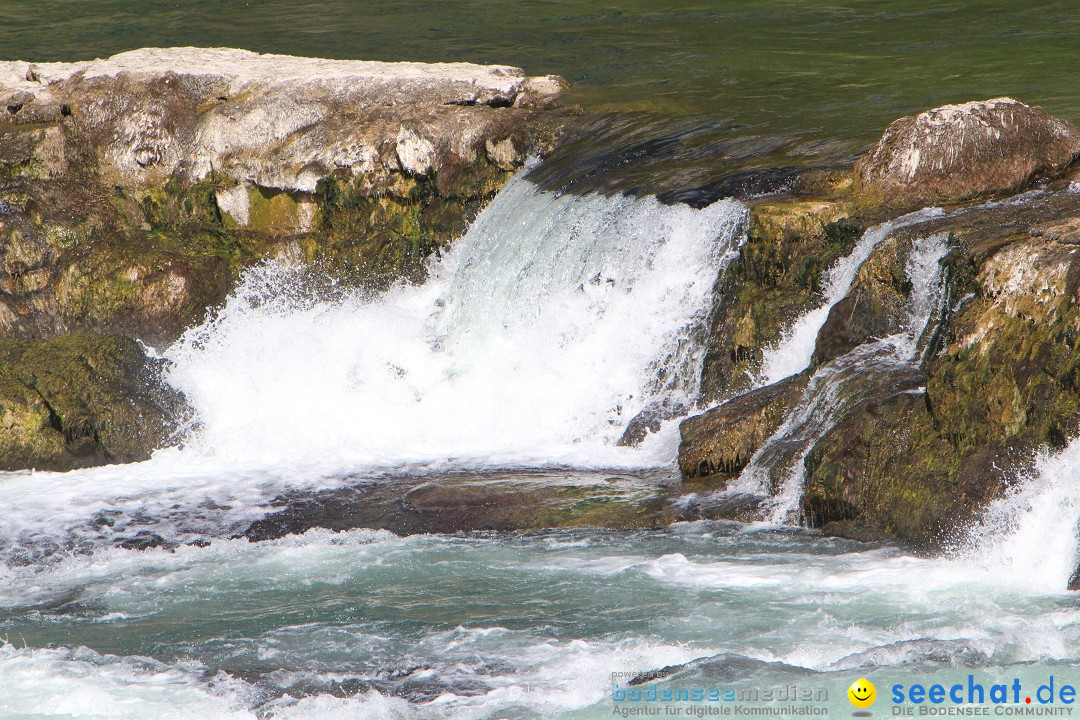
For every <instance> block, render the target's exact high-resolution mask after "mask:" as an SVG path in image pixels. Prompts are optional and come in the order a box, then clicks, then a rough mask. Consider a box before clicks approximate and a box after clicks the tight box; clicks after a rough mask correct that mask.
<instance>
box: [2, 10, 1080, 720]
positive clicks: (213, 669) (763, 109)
mask: <svg viewBox="0 0 1080 720" xmlns="http://www.w3.org/2000/svg"><path fill="white" fill-rule="evenodd" d="M406 9H407V11H406ZM0 17H2V18H3V21H2V22H0V55H2V56H3V57H6V58H21V59H31V60H74V59H81V58H86V57H90V56H96V55H97V56H101V55H108V54H112V53H115V52H119V51H122V50H126V49H131V48H135V47H141V46H145V45H185V44H194V45H228V46H238V47H245V48H249V49H252V50H257V51H264V52H282V53H293V54H300V55H318V56H327V57H338V58H364V59H382V60H429V61H436V60H471V61H478V62H503V63H510V64H515V65H520V66H522V67H524V68H525V69H526V70H528V71H529V72H530V73H548V72H555V73H560V74H562V75H565V76H566V77H568V78H569V79H570V80H571V81H572V82H573V83H574V86H573V89H572V90H571V91H570V94H569V96H568V98H567V100H568V102H570V103H579V104H581V105H582V106H583V107H585V108H586V109H587V110H588V111H589V112H590V113H591V114H592V115H594V116H603V117H604V118H605V121H604V123H600V124H599V126H598V127H599V129H598V130H597V135H596V136H595V145H596V146H597V147H598V148H599V150H598V152H599V154H601V155H603V153H604V152H607V151H609V150H610V149H611V148H618V147H625V146H627V145H628V144H629V145H630V146H634V144H635V143H644V144H646V145H648V144H649V143H650V142H652V145H650V147H657V148H660V149H659V150H658V151H657V154H658V156H659V157H660V159H661V161H660V162H658V163H657V164H656V165H655V166H652V167H651V168H650V169H649V170H648V171H647V172H640V173H637V174H631V179H632V180H633V181H634V182H636V183H638V184H639V185H640V186H641V187H642V188H644V189H645V190H650V189H651V190H658V189H661V188H672V187H676V188H678V187H686V186H691V185H693V184H695V183H699V182H705V181H707V180H709V179H711V178H714V177H716V176H718V175H722V174H723V173H726V172H730V171H732V170H733V169H737V168H739V167H744V166H746V165H769V164H791V163H794V164H801V163H834V162H846V161H849V160H850V159H851V158H852V157H853V156H854V155H855V154H856V153H857V152H859V151H860V150H861V149H862V148H864V147H865V146H866V145H867V144H869V143H870V142H872V140H873V139H874V138H875V137H876V136H877V135H878V134H879V133H880V130H881V128H882V127H883V126H884V125H886V124H887V123H888V122H889V121H890V120H892V119H894V118H895V117H897V116H899V115H901V114H904V113H907V112H911V111H914V110H918V109H922V108H925V107H928V106H932V105H935V104H939V103H941V102H947V101H958V100H967V99H971V98H977V97H987V96H994V95H1000V94H1013V95H1016V96H1018V97H1020V98H1021V99H1024V100H1027V101H1029V102H1033V103H1038V104H1042V105H1044V106H1046V107H1048V108H1049V109H1051V110H1052V111H1054V112H1057V113H1060V114H1062V115H1064V116H1065V117H1069V118H1071V119H1073V120H1080V91H1078V90H1077V89H1076V83H1075V82H1074V78H1075V77H1076V76H1077V74H1078V73H1077V71H1078V70H1080V53H1077V52H1075V48H1076V47H1078V46H1080V45H1078V42H1077V41H1078V40H1080V11H1077V10H1076V9H1075V8H1074V7H1073V6H1072V5H1071V4H1069V3H1065V2H1051V3H1031V2H1012V3H1008V2H980V3H961V2H943V3H933V4H927V3H915V2H857V3H856V2H852V3H846V4H844V5H842V6H841V5H836V4H823V3H810V2H781V1H779V0H762V1H760V2H749V1H743V0H738V1H732V2H723V3H720V2H716V3H686V4H680V5H677V6H673V5H671V4H667V5H661V4H659V3H646V2H631V3H620V4H619V5H618V6H615V5H614V4H605V3H599V2H591V1H590V2H537V1H529V2H514V3H506V2H409V3H407V4H405V3H401V2H389V1H386V0H376V1H373V2H364V3H359V2H355V3H350V2H340V1H338V2H322V3H305V2H282V1H280V0H268V1H266V2H229V1H224V0H217V1H214V2H211V1H209V0H197V1H194V2H184V3H164V2H136V1H135V0H125V1H120V0H109V1H104V0H63V1H50V2H38V1H30V0H6V1H2V2H0ZM669 136H676V137H677V141H676V142H675V143H673V147H674V148H675V149H674V150H672V149H671V147H672V145H668V144H666V140H665V141H664V142H655V141H658V140H664V139H665V138H667V137H669ZM630 154H631V155H632V154H634V153H633V152H631V153H630ZM646 194H647V193H646ZM743 212H744V209H743V208H742V207H741V206H740V205H738V204H737V203H733V202H730V201H729V202H726V203H718V204H716V205H714V206H712V207H710V208H705V209H703V210H700V211H694V210H691V209H689V208H686V207H676V208H672V207H667V206H662V205H661V204H660V203H657V202H655V201H654V200H652V199H649V198H645V199H632V198H627V197H615V198H612V197H600V196H591V195H582V196H576V197H571V196H569V195H564V196H558V195H556V194H553V193H543V192H540V191H539V190H538V189H537V188H535V187H532V186H531V185H529V184H528V183H527V182H525V181H522V180H518V181H515V182H514V183H513V184H511V185H510V186H509V187H508V188H507V190H506V191H504V192H503V193H502V194H501V195H500V197H499V198H498V199H497V200H496V201H495V203H494V204H493V205H492V207H490V208H489V209H488V211H486V213H485V215H484V216H482V218H481V219H480V221H478V223H477V224H476V225H475V226H474V228H473V230H472V231H470V233H469V235H467V236H466V237H465V238H462V239H461V240H460V241H458V243H457V244H456V245H455V248H456V250H455V251H454V252H451V253H448V254H447V257H446V258H444V259H443V260H442V261H441V263H440V265H439V266H438V267H436V268H435V269H434V272H433V275H432V280H431V281H430V282H429V283H428V284H427V285H425V286H423V287H419V288H416V287H402V288H394V289H392V290H391V291H390V292H388V293H386V294H385V295H383V296H380V297H377V298H345V299H344V300H340V301H334V302H320V301H318V299H316V298H308V299H306V300H305V301H303V302H299V303H296V304H290V303H291V302H292V299H290V298H284V297H281V294H280V293H277V292H276V289H277V288H278V287H280V285H276V284H275V283H278V282H279V280H280V278H281V277H282V275H281V274H279V273H278V272H277V271H275V270H274V269H273V268H269V269H265V270H264V271H260V273H256V274H255V276H254V277H253V279H252V280H250V282H249V283H248V285H246V286H245V288H244V289H243V292H241V293H240V294H239V295H238V296H237V297H234V298H233V299H232V301H230V303H229V305H228V306H227V308H226V309H225V311H224V312H223V313H222V314H221V315H220V316H219V317H218V319H217V320H216V321H215V322H213V323H209V324H208V325H207V326H206V327H204V328H201V329H199V330H197V331H195V332H193V334H192V335H191V336H189V337H188V338H187V339H186V340H185V341H184V342H182V343H179V344H178V345H177V346H176V347H174V348H172V349H162V350H163V351H164V352H166V354H167V355H168V357H170V358H171V359H173V360H174V361H176V363H177V365H176V367H175V368H174V372H173V376H172V379H173V382H174V383H176V384H177V385H179V386H182V387H183V388H184V389H185V390H187V391H188V392H189V393H190V394H191V397H193V398H194V401H195V404H196V406H197V409H199V411H200V413H201V418H200V419H201V421H202V425H201V427H202V430H201V433H200V434H199V435H197V436H194V437H192V438H191V441H190V442H189V444H188V446H187V447H185V448H184V450H182V451H169V452H165V453H160V454H159V455H158V456H157V457H155V458H154V459H153V460H152V461H150V462H149V463H145V464H142V465H133V466H121V467H112V468H103V469H98V470H91V471H84V472H77V473H71V474H68V475H50V474H38V475H33V474H13V475H9V476H4V477H2V478H0V504H3V506H4V508H5V512H4V513H3V514H2V515H0V559H2V561H3V562H2V563H0V639H2V640H3V641H4V643H3V644H2V645H0V718H29V717H35V718H41V717H49V718H162V717H169V718H198V719H199V720H209V719H211V718H237V719H239V718H259V719H260V720H267V719H270V718H291V717H303V718H305V719H306V720H311V719H314V718H324V717H325V718H345V717H347V718H377V719H380V720H381V719H384V718H409V719H414V718H415V719H418V720H419V719H425V720H426V719H428V718H431V719H434V718H460V719H462V720H464V719H477V720H480V719H485V720H486V719H490V720H498V719H499V718H517V719H524V718H537V717H544V718H560V719H565V720H569V719H571V718H574V719H578V718H607V717H612V716H613V713H614V712H616V711H619V710H620V709H626V708H629V707H633V706H632V705H627V704H626V703H625V702H623V701H618V702H617V701H616V700H615V696H614V695H613V693H617V691H619V690H624V691H625V690H627V689H628V688H627V687H626V686H625V683H626V678H628V677H632V676H634V675H635V674H637V673H641V672H648V671H651V670H658V669H661V668H668V669H667V670H666V671H665V674H666V675H667V679H666V680H665V681H664V682H663V683H662V685H663V687H669V688H671V687H674V688H680V687H681V688H687V689H691V690H692V689H694V688H709V689H711V688H725V689H726V688H732V689H734V690H737V691H752V690H759V691H760V690H766V689H774V690H775V689H783V688H786V687H789V686H790V685H791V684H797V685H798V687H799V688H803V689H806V688H809V689H810V690H812V691H815V692H817V691H824V692H825V693H827V695H828V697H827V699H824V700H822V701H821V703H820V707H822V708H824V709H826V710H828V711H829V714H830V716H831V717H836V716H842V717H847V716H848V714H849V713H850V712H851V706H850V705H849V704H848V703H847V700H846V699H845V696H844V692H845V690H846V688H847V687H848V685H850V684H851V683H852V681H854V680H855V679H857V678H858V677H860V676H865V677H867V678H869V679H871V680H872V681H873V682H875V683H877V684H878V692H879V698H880V699H879V701H878V704H877V705H876V706H875V715H876V716H879V717H880V716H885V715H887V714H890V712H891V707H890V705H889V704H887V702H886V698H887V697H888V693H889V688H891V686H892V685H895V684H903V685H905V686H909V685H911V684H912V683H923V684H924V685H930V684H931V683H932V682H941V683H943V684H945V685H946V686H948V685H951V684H953V683H957V682H964V681H965V680H966V678H967V676H968V674H969V673H971V674H973V675H974V676H975V677H976V680H977V681H979V682H983V683H985V684H986V685H987V687H989V685H990V684H991V683H994V682H1006V683H1009V682H1011V680H1012V678H1014V677H1016V678H1019V679H1020V680H1021V681H1022V683H1023V684H1024V687H1025V688H1027V689H1028V691H1034V688H1035V687H1037V686H1038V685H1039V684H1042V683H1044V682H1046V679H1047V677H1048V675H1049V674H1051V673H1053V674H1055V675H1056V676H1057V677H1058V680H1059V682H1061V681H1062V680H1063V679H1070V678H1072V677H1075V673H1076V671H1077V668H1078V666H1080V654H1078V652H1077V647H1078V644H1080V608H1078V606H1077V603H1076V600H1075V596H1074V595H1072V594H1069V593H1066V592H1065V591H1064V589H1063V588H1064V586H1065V583H1066V581H1067V578H1068V575H1069V573H1070V572H1071V570H1072V561H1073V558H1074V557H1075V553H1076V549H1077V548H1076V540H1075V537H1074V534H1073V529H1074V525H1075V520H1076V516H1077V515H1078V514H1080V497H1077V490H1076V489H1075V488H1074V486H1075V483H1073V482H1071V480H1072V479H1073V478H1075V476H1076V470H1075V468H1077V467H1080V457H1078V456H1080V445H1077V446H1076V447H1072V448H1070V449H1069V450H1067V451H1065V453H1063V454H1062V456H1060V457H1059V458H1056V459H1050V460H1046V461H1044V463H1043V464H1042V465H1041V466H1040V468H1041V469H1040V470H1039V472H1038V473H1037V474H1036V475H1035V476H1034V477H1032V478H1029V479H1028V480H1027V482H1026V483H1025V484H1024V485H1023V492H1020V493H1018V494H1017V496H1016V497H1013V498H1010V499H1009V500H1008V501H1007V502H1005V503H1003V504H1002V506H1001V507H998V508H996V509H995V511H994V512H993V513H991V516H990V519H989V521H988V523H987V525H986V527H985V528H984V529H982V530H981V531H980V532H977V533H976V534H975V536H974V539H972V540H971V542H970V543H969V544H968V545H965V546H964V547H963V548H961V550H962V551H958V552H957V554H956V558H955V559H927V558H920V557H915V556H912V555H910V554H907V553H905V552H903V551H902V550H900V549H898V548H893V547H884V546H872V545H863V544H858V543H853V542H846V541H838V540H832V539H826V538H822V537H820V536H817V535H814V534H812V533H809V532H805V531H801V530H798V529H794V528H778V527H765V526H757V525H749V526H746V525H737V524H718V523H707V522H699V523H683V524H678V525H676V526H674V527H672V528H669V529H665V530H659V531H651V532H647V531H625V532H614V531H610V532H609V531H599V530H578V531H548V532H532V533H478V534H468V535H424V536H414V537H406V538H400V537H395V536H393V535H391V534H389V533H385V532H375V531H370V530H354V531H351V532H347V533H341V534H333V533H329V532H324V531H310V532H308V533H306V534H304V535H301V536H291V537H286V538H283V539H281V540H277V541H273V542H268V543H260V544H252V543H249V542H247V541H246V540H241V539H235V538H233V537H232V536H233V535H234V534H235V533H238V532H242V530H243V528H244V527H245V526H246V525H247V524H248V523H250V522H251V521H252V520H253V519H257V518H259V517H261V516H262V515H263V514H265V512H266V511H267V505H268V503H269V502H270V501H271V500H272V499H273V498H274V497H275V496H277V495H278V494H279V493H282V492H289V491H309V490H312V489H318V488H321V487H340V486H341V485H342V484H345V483H347V482H348V481H349V480H350V478H355V477H357V476H359V477H369V475H364V473H365V472H368V473H370V472H373V471H375V470H377V471H379V472H390V471H392V472H399V473H416V474H419V475H421V476H424V475H425V474H431V473H434V475H432V477H433V478H435V481H437V477H438V475H437V473H438V472H441V471H443V470H447V469H449V470H453V471H456V472H458V473H461V472H474V473H476V475H477V478H478V479H479V480H481V481H482V480H483V479H484V478H485V477H486V475H485V473H488V472H489V471H491V470H492V469H493V468H503V467H510V468H513V469H516V470H522V469H525V470H528V469H532V468H538V467H546V468H550V467H551V466H557V467H559V468H560V472H567V473H569V474H571V475H572V474H573V472H575V469H577V470H580V469H581V468H589V469H590V470H591V471H594V472H595V471H598V470H602V469H605V468H611V467H618V468H619V471H620V473H621V474H624V475H625V474H627V473H639V475H640V478H642V479H643V480H649V479H651V478H655V477H663V476H666V475H669V474H670V473H671V472H672V471H673V463H672V461H673V457H674V450H675V444H676V443H677V431H676V429H675V426H674V424H671V423H669V424H668V425H667V426H666V427H665V428H664V430H663V431H662V432H661V433H659V434H658V435H657V436H655V437H651V438H650V440H649V441H648V442H647V443H646V444H645V445H644V446H643V447H641V448H636V449H629V448H621V447H617V446H616V445H615V440H616V439H617V438H618V437H619V436H620V435H621V433H622V431H623V429H624V428H625V426H626V423H627V422H628V421H629V419H630V418H631V417H632V416H633V415H634V414H635V413H636V412H638V411H639V410H641V409H642V407H644V406H645V405H646V403H647V402H652V401H678V402H684V403H685V402H690V403H692V400H693V397H694V393H695V392H696V379H695V376H694V370H695V369H696V368H697V367H698V366H697V365H696V362H697V361H698V360H699V357H698V356H697V355H695V350H694V348H695V345H694V343H693V338H695V337H697V336H698V333H700V329H701V323H702V322H703V318H704V315H705V312H706V309H707V305H708V299H709V291H710V289H711V288H712V287H713V284H714V283H715V282H716V280H717V278H718V277H719V276H720V275H721V274H722V273H723V272H724V269H725V267H726V264H725V263H726V262H727V261H728V260H729V259H730V254H731V252H732V251H733V248H736V247H737V245H738V242H739V239H740V236H739V234H738V233H739V232H742V229H741V228H742V225H741V218H742V217H743ZM286 275H287V273H286ZM627 328H633V331H632V332H628V331H627ZM813 340H814V338H812V337H809V338H807V339H805V341H804V342H803V344H804V345H805V347H801V348H793V355H798V356H800V357H801V356H802V355H805V356H806V357H809V353H810V350H811V349H812V344H813ZM793 342H794V341H793ZM795 351H797V352H795ZM660 371H663V372H660ZM658 377H664V378H667V381H666V382H665V383H659V382H657V378H658ZM568 467H569V468H570V469H569V470H567V469H566V468H568ZM143 530H146V531H148V532H153V533H160V534H161V535H162V536H163V537H164V538H165V540H166V541H173V542H176V543H178V544H179V545H178V547H176V548H175V549H174V550H169V549H164V548H158V549H150V550H145V551H137V550H127V549H121V548H118V547H115V541H116V540H117V539H118V538H119V537H124V536H125V535H131V534H134V533H137V532H139V531H143ZM193 540H195V541H198V542H197V544H193V545H187V544H184V543H187V542H189V541H193ZM613 683H614V684H619V687H618V688H614V687H613ZM1074 684H1075V683H1074ZM645 687H646V688H648V685H646V686H645ZM751 704H752V705H753V706H754V707H761V706H763V705H767V704H768V703H763V702H755V703H751ZM773 704H776V703H773ZM1021 704H1024V703H1021ZM698 707H699V709H700V708H707V707H720V705H715V704H714V705H712V706H710V705H709V704H708V703H706V704H704V705H702V704H699V705H698ZM678 708H679V709H680V710H681V711H686V710H687V709H688V706H684V705H680V706H678ZM991 710H992V708H991ZM682 714H683V716H684V717H691V716H693V715H690V714H689V713H686V712H683V713H682ZM991 714H992V713H991Z"/></svg>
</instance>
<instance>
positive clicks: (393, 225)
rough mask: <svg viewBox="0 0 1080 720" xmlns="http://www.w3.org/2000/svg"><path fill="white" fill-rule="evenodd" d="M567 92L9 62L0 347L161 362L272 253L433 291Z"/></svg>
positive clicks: (522, 81) (173, 61) (494, 73)
mask: <svg viewBox="0 0 1080 720" xmlns="http://www.w3.org/2000/svg"><path fill="white" fill-rule="evenodd" d="M564 87H565V82H564V81H562V79H561V78H557V77H554V76H547V77H539V78H530V77H527V76H526V75H525V73H524V72H522V71H521V70H519V69H516V68H511V67H506V66H486V65H472V64H468V63H447V64H422V63H379V62H360V61H336V60H320V59H316V58H294V57H286V56H280V55H258V54H256V53H251V52H247V51H243V50H230V49H199V48H168V49H145V50H136V51H132V52H128V53H123V54H121V55H117V56H115V57H112V58H108V59H104V60H94V61H90V62H78V63H42V64H37V65H31V64H29V63H26V62H0V107H3V108H5V109H6V110H5V111H4V112H0V289H2V290H3V291H4V292H2V293H0V336H15V337H24V338H46V337H49V336H51V335H54V334H63V333H105V334H123V335H128V336H131V337H134V338H137V339H139V340H142V341H144V342H146V343H148V344H150V345H152V346H155V347H163V346H166V345H168V344H169V343H171V342H172V341H173V340H175V339H176V338H177V337H178V336H179V334H180V333H181V332H183V330H184V329H186V328H187V327H190V326H191V325H193V324H196V323H198V322H200V321H201V320H202V319H203V318H204V316H205V312H206V310H207V309H208V308H210V307H213V306H216V305H218V304H220V303H221V302H222V301H223V300H224V299H225V297H226V296H227V294H228V292H229V291H230V290H231V289H232V288H233V287H234V286H235V282H236V280H237V278H238V277H239V275H240V274H241V272H242V271H243V270H244V269H245V268H247V267H250V266H251V265H253V264H255V263H257V262H259V261H260V260H263V259H265V258H267V257H275V258H286V259H287V260H288V261H289V262H294V263H308V264H311V265H317V266H319V267H320V268H322V269H324V270H326V271H327V273H328V274H331V275H333V276H334V277H335V279H336V280H338V281H340V282H342V283H349V284H352V285H361V286H365V287H373V288H375V289H378V288H380V287H385V286H387V285H389V284H391V283H393V282H395V281H396V280H398V279H400V278H402V277H408V278H409V279H412V280H417V281H419V280H422V279H423V277H424V273H425V272H426V268H427V265H426V262H425V261H426V258H427V257H428V256H429V255H430V254H431V253H433V252H435V251H436V250H438V249H439V248H441V247H443V246H444V245H446V244H447V243H449V242H450V241H451V240H453V239H454V238H455V237H458V236H460V235H461V234H462V233H463V232H464V230H465V229H466V228H467V227H468V224H469V223H470V222H471V221H472V220H473V219H474V218H475V217H476V214H477V213H478V212H479V211H480V210H481V209H482V208H483V206H484V205H485V204H486V203H487V202H488V201H489V200H490V199H491V197H493V196H494V194H495V193H496V192H497V191H498V189H499V188H500V187H501V186H502V184H503V183H504V182H505V181H506V180H507V179H508V178H509V177H510V176H511V175H512V174H513V173H514V172H515V171H517V170H518V169H519V168H521V167H522V166H523V164H524V162H525V158H526V157H527V156H528V155H530V154H533V153H539V152H542V151H544V150H545V149H547V148H549V147H550V146H551V144H553V142H554V140H555V138H556V136H557V134H558V132H559V128H560V127H561V123H562V116H561V115H560V114H558V113H556V112H554V111H553V109H552V108H553V105H554V103H555V101H556V99H557V98H558V95H559V93H560V92H561V91H562V89H563V88H564Z"/></svg>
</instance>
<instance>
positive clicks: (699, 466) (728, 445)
mask: <svg viewBox="0 0 1080 720" xmlns="http://www.w3.org/2000/svg"><path fill="white" fill-rule="evenodd" d="M809 379H810V378H809V376H808V375H806V374H800V375H796V376H793V377H790V378H787V379H786V380H781V381H780V382H778V383H774V384H772V385H768V386H766V387H763V388H759V389H757V390H751V391H750V392H747V393H744V394H742V395H739V396H737V397H734V398H732V399H731V400H728V401H727V402H725V403H723V404H722V405H719V406H717V407H715V408H713V409H711V410H709V411H708V412H705V413H703V414H701V415H696V416H694V417H691V418H689V419H687V420H684V421H683V422H682V424H681V425H680V426H679V433H680V436H681V438H682V442H681V444H680V445H679V470H680V471H681V472H682V475H683V478H685V479H686V480H687V481H701V480H705V479H707V478H709V477H711V476H713V475H718V474H722V475H729V476H730V475H735V474H738V472H739V471H740V470H742V469H743V468H744V467H745V466H746V464H747V463H748V462H750V458H751V457H752V456H753V455H754V453H755V452H757V451H758V449H759V448H760V447H761V446H762V445H763V444H764V443H765V441H766V440H768V439H769V437H770V436H771V435H772V434H773V433H774V432H775V431H776V429H777V428H778V427H780V424H781V423H782V422H783V421H784V418H785V417H787V415H788V413H790V412H791V410H792V409H793V408H794V406H795V403H797V402H798V401H799V399H800V398H801V397H802V392H803V389H804V388H805V387H806V383H807V382H808V381H809Z"/></svg>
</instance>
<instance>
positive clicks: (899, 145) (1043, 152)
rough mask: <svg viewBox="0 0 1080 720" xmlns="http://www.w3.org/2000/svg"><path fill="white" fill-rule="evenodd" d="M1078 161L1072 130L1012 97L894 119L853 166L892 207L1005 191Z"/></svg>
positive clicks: (1079, 144) (1077, 133)
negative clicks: (874, 143)
mask: <svg viewBox="0 0 1080 720" xmlns="http://www.w3.org/2000/svg"><path fill="white" fill-rule="evenodd" d="M1078 156H1080V130H1078V129H1077V128H1076V127H1074V126H1073V125H1071V124H1070V123H1068V122H1066V121H1065V120H1062V119H1060V118H1056V117H1054V116H1052V115H1051V114H1050V113H1048V112H1046V111H1045V110H1043V109H1042V108H1039V107H1031V106H1029V105H1025V104H1024V103H1022V102H1019V101H1017V100H1014V99H1012V98H1007V97H1002V98H995V99H993V100H984V101H979V102H969V103H964V104H962V105H943V106H942V107H938V108H934V109H933V110H927V111H926V112H923V113H919V114H918V115H913V116H908V117H903V118H900V119H899V120H896V121H895V122H893V123H892V124H891V125H889V127H888V128H887V129H886V130H885V134H884V135H882V137H881V139H880V140H879V141H878V142H877V144H876V145H875V146H874V147H873V148H872V149H871V150H870V151H869V152H868V153H866V154H865V155H864V156H863V157H862V158H860V159H859V161H858V163H856V166H855V170H856V173H857V175H858V179H859V181H860V182H861V185H862V187H863V189H864V190H866V191H868V192H870V193H873V194H880V195H881V196H883V198H884V200H885V202H886V203H887V204H889V205H895V206H915V205H931V204H940V203H953V202H960V201H963V200H968V199H971V198H974V197H979V196H983V195H995V194H1003V193H1012V192H1016V191H1018V190H1021V189H1023V188H1024V187H1026V186H1027V185H1029V184H1030V183H1031V182H1032V181H1033V180H1035V179H1037V178H1039V177H1044V176H1052V175H1054V174H1056V173H1059V172H1061V171H1062V170H1064V169H1065V168H1066V167H1068V166H1069V165H1070V164H1071V163H1072V162H1073V161H1074V160H1075V159H1076V158H1077V157H1078Z"/></svg>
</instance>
